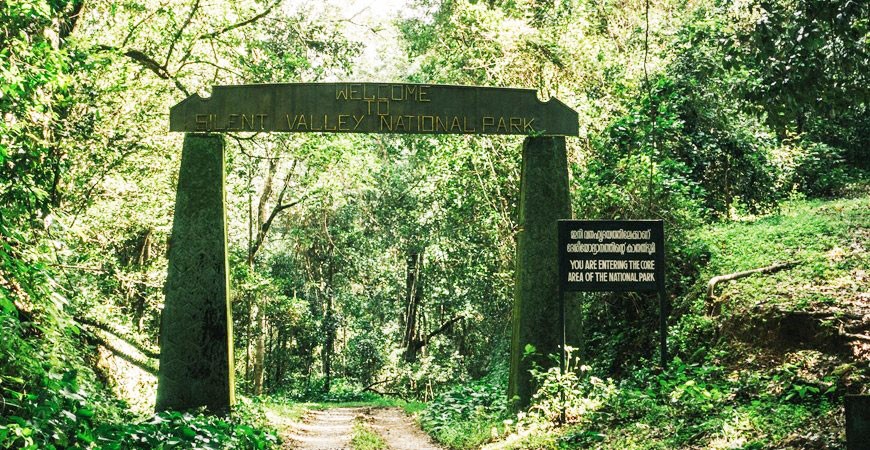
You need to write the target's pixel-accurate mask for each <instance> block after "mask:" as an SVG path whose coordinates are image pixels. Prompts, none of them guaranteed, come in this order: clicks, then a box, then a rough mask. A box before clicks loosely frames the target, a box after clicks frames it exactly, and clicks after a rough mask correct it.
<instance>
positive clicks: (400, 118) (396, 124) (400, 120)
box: [394, 116, 408, 131]
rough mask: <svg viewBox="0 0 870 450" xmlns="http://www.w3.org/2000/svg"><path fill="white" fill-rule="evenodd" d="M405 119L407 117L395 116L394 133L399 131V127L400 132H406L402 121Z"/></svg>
mask: <svg viewBox="0 0 870 450" xmlns="http://www.w3.org/2000/svg"><path fill="white" fill-rule="evenodd" d="M405 117H408V116H396V123H395V125H394V126H395V128H396V131H399V127H402V131H408V130H407V128H406V127H405V119H404V118H405Z"/></svg>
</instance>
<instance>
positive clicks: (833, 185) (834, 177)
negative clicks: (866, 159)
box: [794, 142, 861, 198]
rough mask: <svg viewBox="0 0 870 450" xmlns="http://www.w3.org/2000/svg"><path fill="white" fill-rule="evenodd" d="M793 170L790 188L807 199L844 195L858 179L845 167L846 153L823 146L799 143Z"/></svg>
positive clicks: (854, 173) (856, 173)
mask: <svg viewBox="0 0 870 450" xmlns="http://www.w3.org/2000/svg"><path fill="white" fill-rule="evenodd" d="M803 147H805V148H802V149H801V150H802V151H801V152H800V153H799V154H798V156H797V161H796V162H795V169H794V186H795V188H796V189H797V190H798V191H799V192H802V193H804V194H806V195H808V196H811V197H826V198H831V197H836V196H840V195H843V194H845V193H846V192H847V189H848V187H849V186H850V184H851V183H853V182H855V181H856V180H860V179H861V174H860V172H859V171H858V169H856V168H855V167H853V166H850V165H848V164H846V152H845V150H843V149H840V148H837V147H831V146H829V145H827V144H823V143H816V142H808V143H803Z"/></svg>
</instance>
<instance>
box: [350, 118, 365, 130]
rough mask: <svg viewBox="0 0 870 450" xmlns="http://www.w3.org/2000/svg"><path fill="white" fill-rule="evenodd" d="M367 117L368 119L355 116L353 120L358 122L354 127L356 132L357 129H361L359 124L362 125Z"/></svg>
mask: <svg viewBox="0 0 870 450" xmlns="http://www.w3.org/2000/svg"><path fill="white" fill-rule="evenodd" d="M365 117H366V116H353V120H354V121H356V123H355V124H354V126H353V129H354V130H356V129H357V128H359V124H361V123H362V121H363V119H365Z"/></svg>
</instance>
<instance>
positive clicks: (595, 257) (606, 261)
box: [559, 220, 665, 292]
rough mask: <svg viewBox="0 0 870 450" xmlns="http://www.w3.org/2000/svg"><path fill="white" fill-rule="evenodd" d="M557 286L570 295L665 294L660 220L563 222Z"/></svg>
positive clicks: (663, 253) (561, 222)
mask: <svg viewBox="0 0 870 450" xmlns="http://www.w3.org/2000/svg"><path fill="white" fill-rule="evenodd" d="M559 280H560V284H561V287H562V291H563V292H567V291H622V292H625V291H659V292H663V291H664V283H665V246H664V226H663V223H662V221H661V220H560V221H559Z"/></svg>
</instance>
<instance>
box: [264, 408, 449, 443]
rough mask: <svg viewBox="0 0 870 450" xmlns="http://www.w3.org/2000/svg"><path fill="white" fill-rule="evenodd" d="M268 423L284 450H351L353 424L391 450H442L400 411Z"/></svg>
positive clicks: (350, 411)
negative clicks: (275, 430) (280, 440)
mask: <svg viewBox="0 0 870 450" xmlns="http://www.w3.org/2000/svg"><path fill="white" fill-rule="evenodd" d="M270 420H271V421H272V422H273V424H274V425H275V426H276V427H278V429H279V433H280V435H281V438H282V439H283V440H284V448H286V449H298V450H352V449H353V447H352V445H351V440H352V439H353V433H354V422H355V421H361V422H362V423H364V424H365V426H366V427H367V428H368V429H369V430H371V431H373V432H375V433H377V434H378V435H379V436H380V437H381V438H382V439H383V440H384V442H385V443H386V444H387V448H388V449H390V450H440V449H441V447H438V446H437V445H435V444H434V443H433V442H432V440H431V439H430V438H429V436H427V435H426V433H424V432H423V431H422V430H421V429H420V427H419V426H417V424H416V423H415V422H414V420H413V419H412V418H411V417H410V416H408V415H407V414H405V413H404V411H402V410H401V409H400V408H372V407H361V408H332V409H326V410H322V411H309V412H308V414H306V416H305V417H304V418H303V420H302V422H292V421H282V420H280V418H270Z"/></svg>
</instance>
